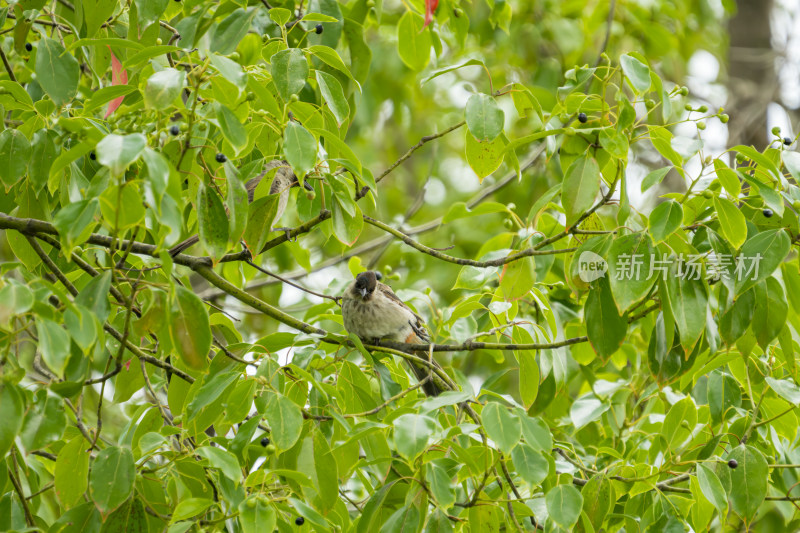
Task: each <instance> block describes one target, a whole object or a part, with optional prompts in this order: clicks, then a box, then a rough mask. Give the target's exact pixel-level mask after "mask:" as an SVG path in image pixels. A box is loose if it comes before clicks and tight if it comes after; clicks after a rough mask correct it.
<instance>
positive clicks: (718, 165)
mask: <svg viewBox="0 0 800 533" xmlns="http://www.w3.org/2000/svg"><path fill="white" fill-rule="evenodd" d="M786 153H795V152H786ZM714 172H715V173H716V175H717V179H719V182H720V184H721V185H722V188H723V189H725V190H726V191H727V192H728V194H730V195H731V197H732V198H738V197H739V194H741V192H742V183H741V182H740V181H739V176H738V175H737V174H736V172H734V171H733V170H732V169H731V168H730V167H729V166H728V165H727V164H726V163H725V161H723V160H721V159H715V160H714ZM718 211H719V210H718ZM737 248H738V247H737Z"/></svg>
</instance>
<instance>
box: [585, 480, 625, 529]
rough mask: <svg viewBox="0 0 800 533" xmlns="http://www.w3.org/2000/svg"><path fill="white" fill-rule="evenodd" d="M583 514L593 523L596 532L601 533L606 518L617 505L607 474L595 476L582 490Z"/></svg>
mask: <svg viewBox="0 0 800 533" xmlns="http://www.w3.org/2000/svg"><path fill="white" fill-rule="evenodd" d="M581 496H582V497H583V512H584V513H585V514H586V516H587V518H589V521H590V522H591V524H592V526H593V527H594V530H595V531H599V530H600V529H601V526H602V524H603V522H604V521H605V518H606V516H608V514H609V513H611V512H612V511H613V509H614V504H615V503H616V498H615V496H614V487H613V486H612V485H611V482H610V481H609V480H608V477H606V475H605V474H596V475H594V476H593V477H592V478H591V479H590V480H589V481H588V482H587V483H586V485H584V486H583V488H582V489H581Z"/></svg>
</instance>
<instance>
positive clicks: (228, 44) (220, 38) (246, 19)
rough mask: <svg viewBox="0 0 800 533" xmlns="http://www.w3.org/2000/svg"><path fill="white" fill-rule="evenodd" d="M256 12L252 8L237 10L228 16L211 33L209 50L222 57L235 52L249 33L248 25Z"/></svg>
mask: <svg viewBox="0 0 800 533" xmlns="http://www.w3.org/2000/svg"><path fill="white" fill-rule="evenodd" d="M258 12H259V9H258V8H256V7H253V8H250V9H247V10H245V9H237V10H235V11H234V12H233V13H231V14H230V15H228V16H227V17H226V18H225V20H223V21H222V22H220V23H219V24H217V27H216V28H215V29H214V31H213V32H211V38H210V41H209V46H208V48H209V50H211V51H212V52H216V53H218V54H220V55H223V56H225V55H228V54H230V53H232V52H233V51H234V50H236V47H237V46H238V45H239V43H240V42H241V41H242V39H244V37H245V35H247V33H248V32H249V31H250V25H251V24H252V22H253V19H254V18H255V17H256V15H257V14H258Z"/></svg>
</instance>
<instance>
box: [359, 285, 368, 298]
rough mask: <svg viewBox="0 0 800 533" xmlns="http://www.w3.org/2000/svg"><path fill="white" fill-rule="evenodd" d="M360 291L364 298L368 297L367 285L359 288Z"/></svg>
mask: <svg viewBox="0 0 800 533" xmlns="http://www.w3.org/2000/svg"><path fill="white" fill-rule="evenodd" d="M358 292H359V293H361V297H362V298H366V297H367V289H366V287H364V288H362V289H358Z"/></svg>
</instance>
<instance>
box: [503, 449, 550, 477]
mask: <svg viewBox="0 0 800 533" xmlns="http://www.w3.org/2000/svg"><path fill="white" fill-rule="evenodd" d="M511 459H512V460H513V461H514V468H515V469H516V471H517V473H519V475H520V477H521V478H522V479H524V480H525V481H526V482H528V483H530V484H531V486H534V487H535V486H537V485H539V484H540V483H541V482H542V481H544V480H545V479H546V478H547V475H548V474H549V473H550V463H549V462H548V461H547V459H546V458H545V456H544V455H542V453H541V452H538V451H536V450H534V449H533V447H532V446H530V445H528V444H520V445H518V446H517V447H516V448H514V449H513V450H512V451H511Z"/></svg>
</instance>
